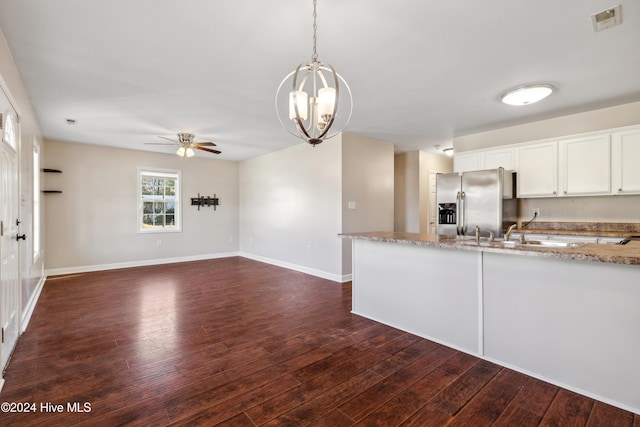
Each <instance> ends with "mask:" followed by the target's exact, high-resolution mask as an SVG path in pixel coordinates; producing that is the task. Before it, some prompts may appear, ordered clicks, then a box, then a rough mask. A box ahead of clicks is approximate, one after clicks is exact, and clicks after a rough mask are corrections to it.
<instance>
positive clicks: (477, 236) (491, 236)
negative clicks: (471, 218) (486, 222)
mask: <svg viewBox="0 0 640 427" xmlns="http://www.w3.org/2000/svg"><path fill="white" fill-rule="evenodd" d="M487 233H489V241H490V242H493V239H494V238H495V236H494V235H493V231H491V230H488V231H487ZM476 242H478V243H480V226H479V225H476Z"/></svg>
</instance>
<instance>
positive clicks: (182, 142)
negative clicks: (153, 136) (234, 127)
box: [145, 132, 222, 158]
mask: <svg viewBox="0 0 640 427" xmlns="http://www.w3.org/2000/svg"><path fill="white" fill-rule="evenodd" d="M158 138H162V139H166V140H168V141H171V142H172V143H171V144H169V143H167V142H145V144H147V145H177V146H178V151H176V154H177V155H178V156H180V157H183V158H186V157H193V156H195V154H196V153H195V152H194V151H193V149H194V148H195V149H196V150H202V151H208V152H209V153H214V154H220V153H222V151H219V150H214V149H212V148H207V147H215V146H216V144H215V143H213V142H211V141H205V142H193V138H195V135H194V134H192V133H186V132H181V133H178V140H177V141H176V140H175V139H171V138H166V137H164V136H159V137H158Z"/></svg>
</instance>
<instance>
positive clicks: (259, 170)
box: [240, 133, 393, 281]
mask: <svg viewBox="0 0 640 427" xmlns="http://www.w3.org/2000/svg"><path fill="white" fill-rule="evenodd" d="M392 199H393V145H392V144H390V143H387V142H382V141H375V140H372V139H369V138H364V137H360V136H358V135H352V134H348V133H345V134H341V135H338V136H336V137H334V138H331V139H329V140H327V141H325V142H323V143H322V144H319V145H317V146H315V147H311V146H309V145H307V144H303V143H300V144H297V145H294V146H292V147H290V148H287V149H284V150H281V151H277V152H274V153H270V154H266V155H264V156H259V157H256V158H253V159H250V160H247V161H244V162H242V163H241V165H240V201H241V202H240V229H241V251H242V253H243V255H245V256H249V257H254V258H256V259H263V260H266V261H268V262H274V263H277V264H281V265H284V266H289V267H293V268H296V269H299V270H301V271H307V272H310V273H312V274H316V275H319V276H322V277H327V278H329V279H332V280H336V281H342V280H347V279H348V276H349V275H350V274H351V242H350V240H344V239H341V238H339V237H338V234H339V233H342V232H357V231H373V230H392V228H393V204H392ZM349 201H353V202H356V209H349V208H348V203H349Z"/></svg>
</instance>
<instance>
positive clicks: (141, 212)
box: [138, 169, 181, 233]
mask: <svg viewBox="0 0 640 427" xmlns="http://www.w3.org/2000/svg"><path fill="white" fill-rule="evenodd" d="M138 197H139V199H138V200H139V202H140V203H139V207H138V231H139V232H143V233H147V232H167V231H181V227H180V224H181V223H180V171H166V170H163V171H160V170H152V169H141V170H140V174H139V181H138Z"/></svg>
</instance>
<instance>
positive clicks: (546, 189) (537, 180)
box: [516, 141, 558, 197]
mask: <svg viewBox="0 0 640 427" xmlns="http://www.w3.org/2000/svg"><path fill="white" fill-rule="evenodd" d="M517 172H518V177H517V180H516V181H517V186H518V197H554V196H556V195H557V194H558V142H557V141H553V142H540V143H532V144H527V145H522V146H519V147H518V169H517Z"/></svg>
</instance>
